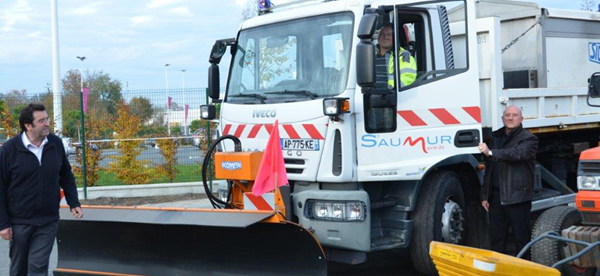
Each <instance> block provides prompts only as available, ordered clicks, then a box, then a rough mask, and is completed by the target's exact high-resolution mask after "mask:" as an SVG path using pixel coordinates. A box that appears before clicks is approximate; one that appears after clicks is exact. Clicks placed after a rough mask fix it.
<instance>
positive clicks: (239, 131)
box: [233, 125, 246, 138]
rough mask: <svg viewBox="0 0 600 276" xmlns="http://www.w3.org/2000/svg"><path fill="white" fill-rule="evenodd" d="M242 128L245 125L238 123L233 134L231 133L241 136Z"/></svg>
mask: <svg viewBox="0 0 600 276" xmlns="http://www.w3.org/2000/svg"><path fill="white" fill-rule="evenodd" d="M244 128H246V125H239V126H238V127H237V129H236V130H235V134H233V135H234V136H235V137H238V138H239V137H242V132H244Z"/></svg>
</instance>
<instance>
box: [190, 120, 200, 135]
mask: <svg viewBox="0 0 600 276" xmlns="http://www.w3.org/2000/svg"><path fill="white" fill-rule="evenodd" d="M200 122H201V121H200V120H198V119H196V120H193V121H192V122H191V123H190V132H191V133H194V132H196V131H197V130H198V129H199V128H200Z"/></svg>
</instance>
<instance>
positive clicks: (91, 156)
mask: <svg viewBox="0 0 600 276" xmlns="http://www.w3.org/2000/svg"><path fill="white" fill-rule="evenodd" d="M88 114H89V113H88ZM100 118H101V117H100V116H97V114H93V115H91V114H90V115H86V116H85V140H86V141H90V140H92V139H94V138H95V137H99V136H100V135H101V133H102V132H103V130H104V129H105V128H106V124H105V123H104V121H102V120H101V119H100ZM80 151H81V148H78V149H77V153H78V154H77V156H76V157H75V160H76V161H77V163H78V164H83V156H82V155H81V154H80ZM85 157H86V158H85V159H86V162H85V164H86V166H87V171H86V178H87V185H88V186H89V187H93V186H95V185H96V182H97V181H98V179H100V169H101V168H100V162H101V161H102V159H104V157H103V156H102V152H101V151H100V150H98V148H96V150H94V148H93V147H92V144H91V143H89V142H88V143H86V145H85ZM72 167H73V173H74V174H75V176H76V177H78V178H80V179H83V167H82V166H81V165H79V166H76V165H73V166H72Z"/></svg>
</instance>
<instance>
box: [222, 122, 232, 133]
mask: <svg viewBox="0 0 600 276" xmlns="http://www.w3.org/2000/svg"><path fill="white" fill-rule="evenodd" d="M230 129H231V125H229V124H228V125H225V128H224V129H223V135H227V134H229V130H230Z"/></svg>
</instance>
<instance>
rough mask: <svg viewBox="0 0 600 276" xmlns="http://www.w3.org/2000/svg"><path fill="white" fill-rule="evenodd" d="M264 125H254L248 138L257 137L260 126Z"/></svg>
mask: <svg viewBox="0 0 600 276" xmlns="http://www.w3.org/2000/svg"><path fill="white" fill-rule="evenodd" d="M262 126H263V125H261V124H258V125H254V126H253V127H252V129H251V130H250V134H248V138H256V134H258V131H259V130H260V128H261V127H262Z"/></svg>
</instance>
